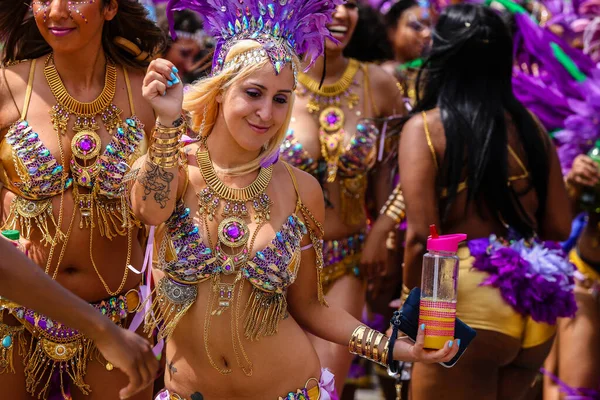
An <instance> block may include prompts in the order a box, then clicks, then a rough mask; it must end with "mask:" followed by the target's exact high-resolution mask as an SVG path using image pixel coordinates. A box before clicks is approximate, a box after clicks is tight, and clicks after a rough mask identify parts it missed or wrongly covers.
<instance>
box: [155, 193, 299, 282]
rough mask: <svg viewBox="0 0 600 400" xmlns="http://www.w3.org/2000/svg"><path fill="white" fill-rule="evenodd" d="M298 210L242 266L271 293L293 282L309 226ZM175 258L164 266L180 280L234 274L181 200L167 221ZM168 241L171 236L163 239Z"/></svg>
mask: <svg viewBox="0 0 600 400" xmlns="http://www.w3.org/2000/svg"><path fill="white" fill-rule="evenodd" d="M296 212H298V210H296V211H295V212H294V213H293V214H292V215H290V216H289V217H288V218H287V219H286V221H285V222H284V223H283V225H282V227H281V229H280V230H279V231H278V232H277V233H276V234H275V237H274V238H273V240H272V241H271V242H270V243H269V244H268V245H267V246H266V247H265V248H264V249H262V250H260V251H257V252H256V254H255V256H254V257H253V258H252V259H251V260H249V261H248V262H247V263H246V264H245V265H244V267H243V268H242V275H243V276H244V278H246V279H247V280H248V281H249V282H250V283H251V284H252V285H253V286H254V287H256V288H257V289H260V290H263V291H265V292H269V293H284V292H285V289H286V288H287V287H288V286H290V285H291V284H292V283H294V281H295V279H296V272H297V267H298V264H299V261H300V257H299V252H300V242H301V241H302V238H303V237H304V235H306V234H307V232H308V231H307V229H306V226H305V225H304V223H303V222H302V221H301V220H300V219H299V217H298V215H297V214H296ZM165 225H166V227H167V232H168V237H169V238H170V241H171V244H172V248H171V253H173V251H174V256H175V259H174V260H172V261H167V262H165V264H164V265H163V266H162V270H163V271H164V272H166V273H167V274H168V275H169V277H170V278H171V279H172V280H174V281H176V282H178V283H181V284H187V285H189V284H195V283H199V282H202V281H205V280H207V279H209V278H210V277H211V276H213V275H218V274H224V275H228V274H232V273H233V272H234V271H233V270H230V269H228V268H231V267H230V266H229V265H223V264H219V263H218V262H216V261H217V258H216V257H215V254H214V252H213V250H211V248H210V247H208V246H206V245H205V244H204V242H203V241H202V236H201V234H200V230H199V228H198V227H197V226H196V225H195V224H194V223H193V221H192V218H191V216H190V209H189V208H187V207H185V205H184V204H183V203H182V202H180V203H179V204H178V205H177V207H176V209H175V211H174V213H173V214H172V215H171V217H170V218H169V220H167V222H166V224H165ZM165 242H166V243H168V240H166V241H163V243H165Z"/></svg>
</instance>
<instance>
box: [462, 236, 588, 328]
mask: <svg viewBox="0 0 600 400" xmlns="http://www.w3.org/2000/svg"><path fill="white" fill-rule="evenodd" d="M468 246H469V250H470V251H471V255H472V256H473V257H475V262H474V264H473V267H474V268H476V269H477V270H479V271H482V272H486V273H487V274H489V277H488V278H487V279H486V280H484V281H483V283H482V286H492V287H495V288H497V289H498V290H500V294H501V295H502V298H503V299H504V301H506V302H507V303H508V304H510V305H511V306H512V307H513V309H514V310H515V311H517V312H518V313H520V314H522V315H524V316H531V318H532V319H533V320H534V321H536V322H545V323H548V324H551V325H552V324H555V323H556V320H557V318H568V317H573V316H574V315H575V312H576V311H577V305H576V303H575V295H574V292H573V290H574V282H575V281H574V277H573V275H574V271H575V268H574V267H573V265H572V264H571V263H570V262H569V261H568V260H567V256H566V254H565V253H564V252H563V251H562V249H561V248H560V246H556V245H554V244H550V243H544V242H541V241H538V240H535V239H530V240H525V239H520V240H510V241H509V240H503V239H499V238H497V237H496V236H494V235H492V236H491V237H490V238H489V239H488V238H483V239H475V240H471V241H470V242H469V243H468Z"/></svg>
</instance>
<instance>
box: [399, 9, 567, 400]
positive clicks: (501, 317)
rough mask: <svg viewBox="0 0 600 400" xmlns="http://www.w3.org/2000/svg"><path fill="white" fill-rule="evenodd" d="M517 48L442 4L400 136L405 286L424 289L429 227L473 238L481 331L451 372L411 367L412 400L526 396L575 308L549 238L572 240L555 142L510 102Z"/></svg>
mask: <svg viewBox="0 0 600 400" xmlns="http://www.w3.org/2000/svg"><path fill="white" fill-rule="evenodd" d="M512 49H513V42H512V37H511V35H510V32H509V29H508V27H507V26H506V25H505V24H504V22H503V20H502V19H501V17H500V16H498V15H497V14H496V12H495V11H493V10H491V9H489V8H486V7H482V6H476V5H470V4H460V5H456V6H451V7H448V8H447V9H445V10H444V11H443V13H442V14H441V16H440V19H439V22H438V23H437V25H436V27H435V29H434V33H433V45H432V49H431V53H430V56H429V57H428V59H427V60H426V61H425V63H424V67H423V70H422V72H421V73H420V74H419V79H418V83H417V94H418V95H419V97H418V101H417V104H416V107H415V109H414V111H413V116H412V118H411V119H410V120H409V121H408V122H407V123H406V125H405V127H404V129H403V132H402V134H401V137H400V147H399V164H400V180H401V184H402V189H403V192H404V197H405V200H406V212H407V215H409V216H410V219H409V221H408V229H407V238H406V250H405V258H404V260H405V270H404V282H405V283H406V285H407V286H408V287H409V288H410V287H416V286H419V284H420V279H421V260H422V256H423V254H424V252H425V244H426V241H427V237H428V235H429V226H430V225H431V224H436V225H437V226H438V227H441V230H442V231H443V232H444V233H448V234H450V233H457V232H464V233H467V234H468V236H469V239H470V241H469V242H468V243H467V245H466V246H462V247H461V248H460V249H459V257H460V266H459V278H458V302H457V316H458V317H459V318H461V319H462V320H463V321H464V322H466V323H468V324H469V325H471V326H472V327H473V328H475V329H477V333H478V335H477V339H476V340H475V341H474V342H473V343H472V345H471V347H470V348H469V351H467V352H466V353H465V355H464V356H463V358H462V359H461V361H460V363H458V364H457V365H456V366H455V367H454V368H452V369H449V370H447V369H444V368H443V367H441V366H439V365H436V366H426V365H421V364H416V365H415V366H414V369H413V375H412V382H411V395H412V398H413V399H415V400H422V399H439V398H440V397H439V396H440V393H446V396H445V397H444V398H447V399H468V398H473V399H507V400H508V399H510V400H514V399H520V398H523V396H524V394H525V392H526V391H527V389H528V388H529V386H530V385H531V384H532V382H533V380H534V379H535V377H536V374H537V371H538V369H539V367H540V366H541V364H542V363H543V361H544V359H545V357H546V355H547V354H548V351H549V350H550V347H551V345H552V339H553V337H554V333H555V330H556V320H557V318H558V317H567V316H571V315H572V314H573V313H574V311H575V302H574V298H573V293H572V289H573V286H572V285H573V270H572V267H571V266H570V264H569V263H568V262H567V260H566V259H565V255H564V254H563V253H562V251H561V250H559V249H557V248H556V246H553V245H552V244H551V243H549V242H543V241H542V240H564V239H566V238H567V237H568V236H569V232H570V226H571V214H570V212H569V209H570V208H569V200H568V197H567V194H566V191H565V188H564V183H563V180H562V174H561V168H560V164H559V161H558V157H557V154H556V151H555V149H554V147H553V145H552V143H551V141H550V138H549V136H548V135H547V134H546V133H545V132H544V131H543V129H542V128H541V126H540V125H539V124H538V123H536V120H535V119H534V118H533V116H532V115H531V114H530V113H529V112H528V111H527V109H525V107H523V105H522V104H521V103H520V102H519V101H517V100H516V98H515V97H514V94H513V90H512V82H511V76H512V68H513V58H512ZM404 171H407V172H408V173H404Z"/></svg>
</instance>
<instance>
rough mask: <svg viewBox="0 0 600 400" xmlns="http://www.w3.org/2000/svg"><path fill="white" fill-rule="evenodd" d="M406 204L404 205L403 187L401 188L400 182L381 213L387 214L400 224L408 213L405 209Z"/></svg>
mask: <svg viewBox="0 0 600 400" xmlns="http://www.w3.org/2000/svg"><path fill="white" fill-rule="evenodd" d="M405 208H406V206H405V205H404V196H403V195H402V189H400V184H398V185H397V186H396V187H395V188H394V191H393V192H392V194H391V195H390V197H389V198H388V200H387V201H386V202H385V204H384V206H383V208H382V209H381V212H380V214H381V215H383V214H385V215H387V216H388V217H390V218H391V219H393V220H394V222H395V223H396V224H399V223H400V222H402V220H403V219H404V216H405V215H406V214H405V212H404V210H405Z"/></svg>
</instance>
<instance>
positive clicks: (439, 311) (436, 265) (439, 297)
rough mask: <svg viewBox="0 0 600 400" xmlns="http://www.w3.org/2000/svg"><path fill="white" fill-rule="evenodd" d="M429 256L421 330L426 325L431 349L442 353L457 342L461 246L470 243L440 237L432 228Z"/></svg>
mask: <svg viewBox="0 0 600 400" xmlns="http://www.w3.org/2000/svg"><path fill="white" fill-rule="evenodd" d="M429 229H430V231H431V236H429V238H428V239H427V253H426V254H425V255H424V256H423V272H422V277H421V303H420V306H419V326H421V325H422V324H425V344H424V347H425V348H427V349H441V348H443V347H444V345H445V344H446V342H447V341H448V340H454V324H455V321H456V297H457V288H458V256H457V255H456V253H457V251H458V245H459V243H460V242H463V241H465V240H466V239H467V235H465V234H463V233H458V234H453V235H442V236H440V235H438V233H437V230H436V228H435V225H432V226H431V227H430V228H429Z"/></svg>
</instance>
